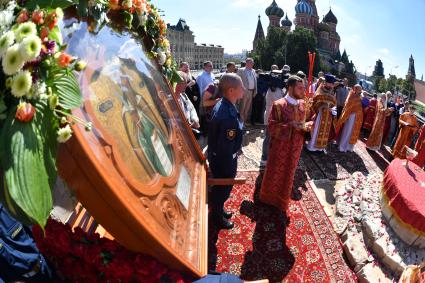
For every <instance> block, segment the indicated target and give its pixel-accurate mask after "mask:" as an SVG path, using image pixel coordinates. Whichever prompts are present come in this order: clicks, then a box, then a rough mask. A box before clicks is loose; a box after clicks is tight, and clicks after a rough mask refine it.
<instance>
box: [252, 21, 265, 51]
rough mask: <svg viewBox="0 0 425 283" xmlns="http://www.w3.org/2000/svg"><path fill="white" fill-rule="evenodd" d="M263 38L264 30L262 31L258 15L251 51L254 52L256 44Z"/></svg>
mask: <svg viewBox="0 0 425 283" xmlns="http://www.w3.org/2000/svg"><path fill="white" fill-rule="evenodd" d="M264 38H265V36H264V30H263V25H262V24H261V16H260V15H258V23H257V29H256V31H255V37H254V42H253V44H252V45H253V46H252V47H253V49H252V50H253V51H255V50H256V49H257V46H258V42H259V41H260V40H263V39H264Z"/></svg>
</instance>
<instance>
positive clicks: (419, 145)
mask: <svg viewBox="0 0 425 283" xmlns="http://www.w3.org/2000/svg"><path fill="white" fill-rule="evenodd" d="M415 151H417V152H418V155H416V157H415V158H414V159H413V162H415V163H416V164H417V165H418V166H420V167H421V168H422V167H424V163H425V124H424V125H423V126H422V128H421V130H420V133H419V137H418V140H417V141H416V144H415Z"/></svg>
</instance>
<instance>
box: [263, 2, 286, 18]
mask: <svg viewBox="0 0 425 283" xmlns="http://www.w3.org/2000/svg"><path fill="white" fill-rule="evenodd" d="M284 14H285V12H283V10H282V9H281V8H280V7H279V6H278V5H277V4H276V1H275V0H273V3H272V4H271V5H270V6H269V7H268V8H267V9H266V15H267V16H277V17H280V18H282V17H283V15H284Z"/></svg>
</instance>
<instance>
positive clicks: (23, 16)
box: [16, 10, 29, 24]
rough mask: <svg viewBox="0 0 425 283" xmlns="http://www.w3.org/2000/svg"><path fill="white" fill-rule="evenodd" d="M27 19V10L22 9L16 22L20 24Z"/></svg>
mask: <svg viewBox="0 0 425 283" xmlns="http://www.w3.org/2000/svg"><path fill="white" fill-rule="evenodd" d="M28 19H29V16H28V12H27V10H23V11H22V12H21V13H20V14H19V16H18V19H17V20H16V22H17V23H18V24H20V23H24V22H26V21H28Z"/></svg>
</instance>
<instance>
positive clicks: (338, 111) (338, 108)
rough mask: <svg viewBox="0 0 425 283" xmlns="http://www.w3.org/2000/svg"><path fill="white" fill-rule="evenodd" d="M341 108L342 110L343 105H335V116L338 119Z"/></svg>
mask: <svg viewBox="0 0 425 283" xmlns="http://www.w3.org/2000/svg"><path fill="white" fill-rule="evenodd" d="M342 110H344V106H337V107H336V117H337V118H338V119H339V117H340V116H341V114H342Z"/></svg>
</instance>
